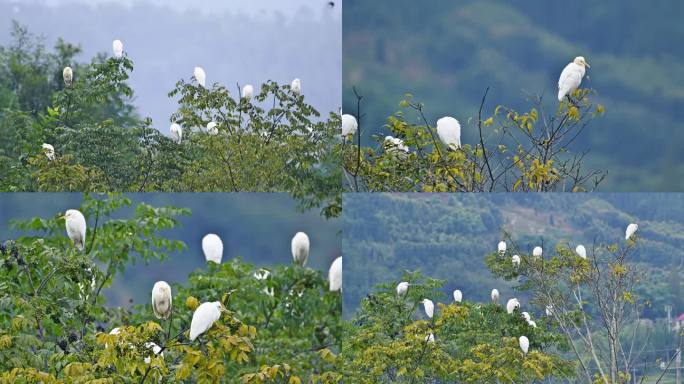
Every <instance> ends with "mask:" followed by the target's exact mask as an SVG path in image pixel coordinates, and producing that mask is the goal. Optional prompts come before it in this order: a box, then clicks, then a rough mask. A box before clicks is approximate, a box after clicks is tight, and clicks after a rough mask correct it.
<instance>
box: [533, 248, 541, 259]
mask: <svg viewBox="0 0 684 384" xmlns="http://www.w3.org/2000/svg"><path fill="white" fill-rule="evenodd" d="M542 252H543V251H542V247H539V246H537V247H534V249H533V250H532V256H534V257H541V255H542Z"/></svg>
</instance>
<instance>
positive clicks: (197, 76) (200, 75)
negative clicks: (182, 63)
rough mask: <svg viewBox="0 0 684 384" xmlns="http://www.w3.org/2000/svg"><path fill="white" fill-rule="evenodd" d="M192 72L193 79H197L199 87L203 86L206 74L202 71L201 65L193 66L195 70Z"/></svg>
mask: <svg viewBox="0 0 684 384" xmlns="http://www.w3.org/2000/svg"><path fill="white" fill-rule="evenodd" d="M192 73H193V75H194V76H195V80H197V83H198V84H199V85H200V86H201V87H204V85H205V84H206V81H207V74H206V73H204V69H202V67H195V70H194V71H193V72H192Z"/></svg>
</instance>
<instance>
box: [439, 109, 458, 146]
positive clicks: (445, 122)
mask: <svg viewBox="0 0 684 384" xmlns="http://www.w3.org/2000/svg"><path fill="white" fill-rule="evenodd" d="M437 135H438V136H439V139H440V140H442V143H444V145H446V146H447V148H451V149H456V148H461V124H460V123H459V122H458V120H456V119H454V118H453V117H450V116H445V117H442V118H441V119H439V120H437Z"/></svg>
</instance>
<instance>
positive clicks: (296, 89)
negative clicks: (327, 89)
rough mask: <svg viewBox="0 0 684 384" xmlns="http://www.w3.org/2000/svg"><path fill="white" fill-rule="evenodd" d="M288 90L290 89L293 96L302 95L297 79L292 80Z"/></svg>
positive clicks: (300, 84) (300, 83)
mask: <svg viewBox="0 0 684 384" xmlns="http://www.w3.org/2000/svg"><path fill="white" fill-rule="evenodd" d="M290 88H291V89H292V92H294V94H295V95H301V94H302V81H301V80H299V79H294V80H292V84H290Z"/></svg>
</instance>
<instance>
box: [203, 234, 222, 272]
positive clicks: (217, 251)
mask: <svg viewBox="0 0 684 384" xmlns="http://www.w3.org/2000/svg"><path fill="white" fill-rule="evenodd" d="M202 252H204V259H205V260H206V261H211V262H213V263H216V264H221V259H222V258H223V241H221V238H220V237H218V235H216V234H213V233H209V234H207V235H205V236H204V237H203V238H202Z"/></svg>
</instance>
